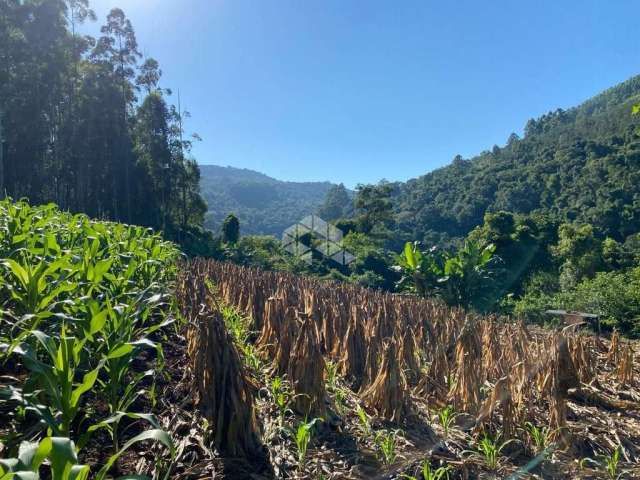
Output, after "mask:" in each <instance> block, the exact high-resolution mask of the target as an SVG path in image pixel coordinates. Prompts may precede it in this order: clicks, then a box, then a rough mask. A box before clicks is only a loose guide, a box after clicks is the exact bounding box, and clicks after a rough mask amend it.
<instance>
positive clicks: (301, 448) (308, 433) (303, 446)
mask: <svg viewBox="0 0 640 480" xmlns="http://www.w3.org/2000/svg"><path fill="white" fill-rule="evenodd" d="M321 421H322V419H321V418H314V419H313V420H311V421H310V422H308V421H307V419H306V418H305V420H304V422H302V423H300V424H299V425H298V428H297V429H296V431H295V432H294V437H293V438H294V440H295V442H296V451H297V452H298V467H299V468H300V469H304V462H305V458H306V456H307V449H308V448H309V443H310V442H311V437H312V435H313V427H314V426H315V424H316V423H317V422H321Z"/></svg>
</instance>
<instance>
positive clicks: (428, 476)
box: [402, 461, 451, 480]
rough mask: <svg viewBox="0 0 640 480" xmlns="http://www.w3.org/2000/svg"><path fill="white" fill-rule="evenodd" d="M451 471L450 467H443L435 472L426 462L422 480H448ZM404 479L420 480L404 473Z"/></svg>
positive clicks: (423, 466) (423, 465)
mask: <svg viewBox="0 0 640 480" xmlns="http://www.w3.org/2000/svg"><path fill="white" fill-rule="evenodd" d="M450 471H451V466H450V465H443V466H441V467H438V468H436V469H435V470H434V469H433V468H432V467H431V464H430V463H429V462H428V461H425V462H423V463H422V472H421V473H422V480H443V479H447V480H448V479H449V472H450ZM402 478H404V479H406V480H419V479H418V478H417V477H413V476H411V475H407V474H404V473H403V474H402Z"/></svg>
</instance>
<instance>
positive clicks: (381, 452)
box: [374, 429, 402, 465]
mask: <svg viewBox="0 0 640 480" xmlns="http://www.w3.org/2000/svg"><path fill="white" fill-rule="evenodd" d="M401 432H402V431H401V430H399V429H396V430H383V431H381V432H377V433H376V434H375V436H374V443H375V444H376V449H377V451H378V456H379V458H380V460H381V461H382V463H384V464H385V465H391V464H392V463H393V462H395V461H396V458H397V457H398V454H397V451H396V449H397V446H398V436H399V435H400V434H401Z"/></svg>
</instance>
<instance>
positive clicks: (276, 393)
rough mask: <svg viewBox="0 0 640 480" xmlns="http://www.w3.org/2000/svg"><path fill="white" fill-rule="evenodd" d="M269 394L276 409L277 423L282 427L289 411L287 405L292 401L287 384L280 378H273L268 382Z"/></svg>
mask: <svg viewBox="0 0 640 480" xmlns="http://www.w3.org/2000/svg"><path fill="white" fill-rule="evenodd" d="M269 392H270V394H271V398H272V399H273V403H274V404H275V406H276V408H277V409H278V423H279V425H280V426H282V425H283V424H284V418H285V416H286V415H287V413H289V412H290V411H291V410H290V409H289V405H290V404H291V400H292V399H293V395H292V393H291V389H290V387H289V383H288V382H287V381H286V380H284V379H283V378H282V377H278V376H275V377H273V378H272V379H271V380H270V381H269Z"/></svg>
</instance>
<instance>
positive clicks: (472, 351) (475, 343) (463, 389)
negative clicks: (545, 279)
mask: <svg viewBox="0 0 640 480" xmlns="http://www.w3.org/2000/svg"><path fill="white" fill-rule="evenodd" d="M481 365H482V344H481V341H480V338H479V336H478V333H477V329H476V328H475V322H473V321H471V320H469V321H467V322H466V323H465V325H464V327H463V328H462V331H461V332H460V336H459V337H458V341H457V343H456V349H455V372H456V373H455V384H454V386H453V388H452V390H451V392H449V397H450V399H451V401H452V403H453V404H454V405H455V406H456V408H457V409H459V410H461V411H464V412H467V413H471V414H475V413H476V411H477V410H478V406H479V404H480V386H481V385H482V377H481Z"/></svg>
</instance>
